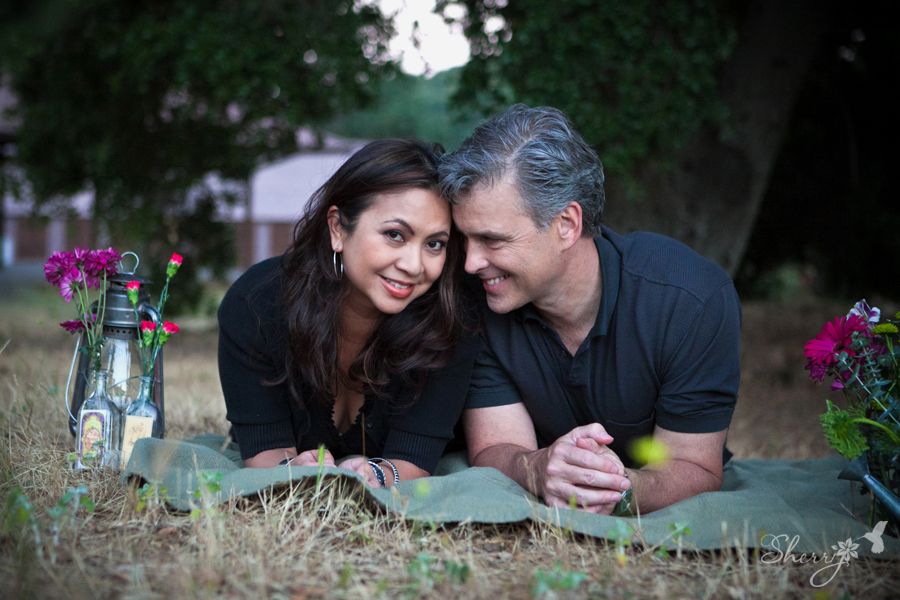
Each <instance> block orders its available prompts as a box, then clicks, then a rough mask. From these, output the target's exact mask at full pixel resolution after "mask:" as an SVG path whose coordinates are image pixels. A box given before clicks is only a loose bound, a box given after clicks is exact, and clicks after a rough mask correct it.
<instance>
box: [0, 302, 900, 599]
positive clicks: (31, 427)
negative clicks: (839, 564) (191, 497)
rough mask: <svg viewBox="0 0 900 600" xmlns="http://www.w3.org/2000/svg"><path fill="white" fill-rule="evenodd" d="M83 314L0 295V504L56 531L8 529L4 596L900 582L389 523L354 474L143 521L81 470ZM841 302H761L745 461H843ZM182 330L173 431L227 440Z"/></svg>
mask: <svg viewBox="0 0 900 600" xmlns="http://www.w3.org/2000/svg"><path fill="white" fill-rule="evenodd" d="M66 308H67V307H65V306H64V305H63V304H62V303H61V302H58V300H57V299H55V298H52V297H51V296H50V295H49V294H48V293H46V292H44V291H38V292H34V291H29V290H19V291H17V292H16V293H14V294H9V293H8V294H7V297H6V298H5V299H0V311H2V318H0V348H3V350H2V351H0V426H2V432H3V442H4V443H3V451H2V452H0V499H3V498H7V497H9V495H10V493H11V491H12V490H13V489H14V488H19V489H21V491H22V492H23V493H24V494H25V495H26V496H27V497H28V498H29V499H30V500H31V502H32V504H33V509H32V513H33V514H34V515H36V516H37V518H38V519H39V521H40V523H39V531H40V533H41V541H40V544H36V543H35V539H34V535H33V532H30V531H29V530H28V529H27V527H25V528H23V527H21V526H16V525H11V524H9V523H7V524H6V525H7V526H6V528H5V530H4V531H3V532H2V538H0V596H2V597H8V598H12V597H16V598H30V597H42V598H66V599H77V598H95V597H129V598H131V597H135V598H152V597H175V598H182V597H188V598H207V597H274V598H318V597H325V596H328V597H330V596H338V597H353V598H355V597H394V596H397V595H401V596H409V597H416V596H446V595H453V596H461V597H467V598H468V597H472V598H491V599H495V598H498V597H504V598H505V597H511V598H528V597H531V596H532V594H533V592H534V585H535V583H536V582H537V581H538V580H539V579H541V577H540V575H539V571H543V572H544V573H547V572H548V571H551V570H552V569H554V567H555V566H556V565H559V570H560V571H559V572H560V573H561V574H562V575H565V574H570V575H572V574H584V575H585V576H586V578H585V580H584V581H583V582H581V583H580V584H579V585H578V586H577V587H576V589H574V590H565V589H557V590H556V591H555V592H554V593H555V594H556V595H558V596H560V597H588V596H589V597H609V598H629V597H641V598H644V597H648V598H670V597H675V598H683V597H713V598H745V597H746V598H749V597H752V598H756V597H810V596H812V595H814V592H818V593H819V594H822V595H821V596H817V597H824V598H838V597H856V596H859V597H871V598H878V597H889V596H891V595H892V592H896V590H897V588H898V585H900V578H898V575H897V564H896V562H888V561H871V560H858V561H854V562H853V563H852V565H850V566H848V567H845V568H844V569H843V571H842V572H841V573H840V575H839V577H837V578H835V581H834V583H833V584H831V585H830V586H828V587H827V588H824V590H815V589H814V588H811V587H810V586H809V582H808V580H809V576H810V574H811V573H812V572H813V571H814V570H815V569H816V567H815V566H813V565H791V564H788V565H781V566H775V565H764V564H760V562H759V561H758V557H757V556H756V555H754V553H752V552H747V551H728V552H721V553H704V554H685V555H683V556H681V557H678V556H674V555H666V554H663V555H660V554H659V553H658V552H656V551H655V550H656V549H654V548H642V547H639V546H630V547H627V548H616V547H615V545H612V544H607V543H605V542H603V541H599V540H595V539H592V538H582V537H575V538H573V536H571V534H569V533H567V532H565V531H562V530H559V529H555V528H553V527H550V526H547V525H542V524H521V525H514V526H482V525H472V524H462V525H458V526H455V527H449V528H440V527H427V526H422V525H417V524H413V523H407V522H405V521H402V520H399V519H397V518H394V517H392V516H391V515H385V514H379V513H378V512H377V511H375V510H373V509H372V507H371V506H364V500H362V499H361V498H360V497H359V496H358V495H354V494H353V493H350V492H348V491H347V490H346V489H344V488H343V487H342V484H341V483H340V482H333V483H329V484H326V485H324V486H323V487H322V489H321V490H320V492H319V493H318V495H317V494H316V493H315V490H313V489H291V490H284V491H281V492H278V493H275V494H268V495H266V496H264V497H262V498H260V499H259V500H256V501H246V500H240V501H233V502H230V503H227V504H225V505H220V506H216V507H214V508H210V509H208V510H205V511H201V512H200V514H199V515H195V516H194V517H193V518H192V517H191V516H190V515H185V514H180V513H173V512H168V511H167V510H166V509H165V508H164V507H163V506H161V505H160V504H159V503H158V502H153V499H152V498H149V504H148V506H147V507H146V508H144V509H143V510H141V511H138V510H136V507H137V500H138V498H137V494H136V492H135V490H133V489H128V488H125V487H123V486H121V485H120V483H119V480H118V478H117V476H116V475H114V474H110V473H102V472H93V473H92V472H86V473H84V472H73V471H71V470H69V469H68V468H66V465H65V460H64V456H65V454H66V453H67V452H68V451H69V450H70V447H71V444H72V440H71V437H70V435H69V433H68V431H67V429H66V425H65V416H64V412H63V406H62V401H61V397H62V392H61V388H62V387H63V386H64V385H65V370H66V368H67V366H68V359H69V357H70V353H71V346H70V345H69V340H68V339H66V337H65V334H64V333H63V332H62V331H58V330H57V328H56V325H55V324H56V322H57V321H58V320H61V319H62V318H65V317H67V316H68V315H67V313H66V312H65V310H66ZM842 309H843V307H842V306H840V305H837V304H831V305H830V304H828V303H821V302H818V303H808V304H807V305H794V306H791V307H787V306H783V305H775V304H752V305H748V306H746V307H745V311H744V320H745V327H744V329H745V349H744V357H743V364H744V382H743V385H742V393H741V401H740V402H739V405H738V410H737V413H736V415H735V421H734V425H733V427H732V430H731V435H730V439H729V445H730V447H731V448H732V450H733V451H734V452H735V454H736V455H737V456H738V457H751V456H753V457H791V458H805V457H812V456H821V455H823V454H824V453H826V452H827V448H826V446H825V444H824V442H823V441H822V440H821V435H820V433H819V430H818V426H817V420H816V415H817V414H818V413H819V412H820V411H821V408H822V403H823V398H824V394H825V390H824V389H823V388H817V387H814V386H812V385H811V384H809V383H808V382H807V381H806V377H805V374H804V372H803V370H802V361H801V358H800V348H801V347H802V343H803V341H804V340H805V339H806V338H808V337H810V336H811V335H812V333H814V332H815V331H816V330H817V328H818V327H819V325H820V324H821V322H823V321H824V320H825V319H826V318H828V317H830V316H831V315H833V314H836V313H837V312H838V311H840V310H842ZM182 324H183V331H185V330H186V333H183V334H180V337H179V338H178V339H176V341H175V343H173V344H171V345H170V346H168V348H167V349H168V354H167V356H166V368H167V371H166V390H167V392H168V393H167V419H168V423H169V428H170V429H169V434H170V435H171V436H172V437H176V438H177V437H186V436H190V435H193V434H197V433H204V432H220V433H224V432H225V430H226V422H225V417H224V406H223V402H222V399H221V392H220V390H219V386H218V378H217V374H216V366H215V332H214V331H213V330H212V329H211V328H210V327H208V325H209V323H203V322H202V321H197V322H196V323H192V324H191V326H188V327H184V323H182ZM203 325H206V326H207V327H206V329H205V330H204V328H203ZM77 486H85V487H86V488H87V490H88V494H89V496H90V498H91V499H92V500H93V502H94V503H95V509H94V511H93V512H86V511H84V510H82V511H80V512H79V513H77V514H76V515H75V516H74V517H72V518H70V519H68V520H66V519H58V520H57V522H58V523H59V524H60V527H59V533H58V540H57V541H56V542H54V541H53V539H52V529H51V524H52V523H51V521H52V519H51V517H50V514H51V513H52V508H53V506H54V505H55V504H57V502H58V501H59V499H60V498H61V497H62V496H63V495H64V494H65V493H66V491H67V490H69V489H70V488H73V487H77ZM4 514H5V515H6V517H8V516H10V513H9V511H6V512H5V513H4ZM465 568H467V573H468V576H467V577H465V578H463V577H462V575H461V574H462V573H463V571H464V570H465ZM463 579H465V580H463ZM543 579H544V580H545V581H548V580H549V576H547V575H545V576H544V577H543Z"/></svg>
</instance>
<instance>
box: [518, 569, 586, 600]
mask: <svg viewBox="0 0 900 600" xmlns="http://www.w3.org/2000/svg"><path fill="white" fill-rule="evenodd" d="M587 578H588V576H587V575H586V574H585V573H580V572H578V571H566V570H563V568H562V565H561V564H560V563H556V565H555V566H554V567H553V569H552V570H550V571H544V570H542V569H538V570H536V571H535V572H534V579H533V583H532V586H531V594H532V596H534V597H535V598H553V597H555V596H556V593H557V592H562V591H566V590H575V589H578V587H579V586H580V585H581V584H582V583H584V582H585V581H586V580H587Z"/></svg>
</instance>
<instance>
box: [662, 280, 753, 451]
mask: <svg viewBox="0 0 900 600" xmlns="http://www.w3.org/2000/svg"><path fill="white" fill-rule="evenodd" d="M740 354H741V308H740V301H739V300H738V296H737V292H736V291H735V289H734V285H733V284H731V283H730V282H729V283H727V284H726V285H723V286H722V287H721V288H719V289H718V290H717V291H715V292H713V293H712V294H711V295H710V297H709V298H708V299H707V300H706V302H704V303H703V304H702V305H700V307H699V308H698V309H697V311H696V313H695V315H694V318H693V319H692V321H691V323H690V325H689V326H688V327H687V328H686V333H685V334H684V335H683V337H682V339H681V340H680V342H678V344H677V345H676V347H675V348H674V351H673V352H672V353H671V354H670V358H669V359H668V361H667V363H666V364H665V365H664V367H663V377H662V383H661V388H660V394H659V400H658V402H657V405H656V423H657V424H658V425H659V426H661V427H663V428H665V429H669V430H671V431H678V432H682V433H711V432H715V431H721V430H723V429H726V428H727V427H728V426H729V424H730V423H731V416H732V413H733V412H734V406H735V403H736V401H737V393H738V387H739V386H740V379H741V377H740Z"/></svg>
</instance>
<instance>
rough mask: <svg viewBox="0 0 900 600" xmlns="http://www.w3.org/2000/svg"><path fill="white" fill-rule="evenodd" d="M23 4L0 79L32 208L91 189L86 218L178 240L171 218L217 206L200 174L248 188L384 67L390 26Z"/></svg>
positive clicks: (371, 16)
mask: <svg viewBox="0 0 900 600" xmlns="http://www.w3.org/2000/svg"><path fill="white" fill-rule="evenodd" d="M27 4H28V6H27V7H26V8H22V6H21V3H14V2H4V3H3V4H2V5H0V40H4V41H2V42H0V72H5V73H6V74H7V75H8V76H9V80H10V81H11V85H12V88H13V91H14V92H15V94H16V96H17V98H18V111H17V112H18V115H17V116H18V118H19V119H20V127H19V130H18V135H17V152H16V158H15V160H16V163H17V164H18V165H20V166H21V168H22V170H23V173H24V177H25V179H26V180H27V182H28V186H29V188H30V191H31V195H32V199H33V201H34V202H35V203H36V204H37V205H38V206H48V205H53V204H54V203H63V204H64V203H65V202H66V200H65V199H66V198H67V197H68V196H70V195H72V194H74V193H76V192H79V191H81V190H83V189H86V188H87V189H91V190H92V191H93V192H94V195H95V204H94V217H95V221H103V222H105V223H106V224H107V226H108V227H109V228H110V230H111V231H113V232H116V233H118V234H121V235H125V236H127V235H129V234H131V235H132V236H138V237H139V238H140V239H143V240H157V241H159V240H164V241H165V242H166V243H168V244H185V243H188V242H187V241H186V240H185V239H184V238H183V237H182V236H183V235H184V233H183V228H181V229H182V231H181V232H179V227H178V222H179V220H181V219H183V218H185V217H186V216H187V215H189V214H191V213H192V212H193V207H194V206H195V205H196V206H197V207H199V208H201V209H202V210H204V211H208V203H209V201H210V198H213V199H214V200H215V201H219V200H221V199H222V198H225V199H228V198H229V194H227V193H225V192H222V191H221V190H217V189H212V188H210V187H209V186H205V185H204V183H203V182H204V178H205V177H206V175H207V174H209V173H215V174H217V175H218V176H219V177H220V178H222V179H225V180H237V181H242V180H246V179H247V178H248V177H249V175H250V173H251V172H252V170H253V168H254V167H255V166H256V165H258V164H259V163H260V162H261V161H265V160H271V159H273V158H276V157H279V156H282V155H285V154H287V153H290V152H292V151H294V150H296V141H295V135H296V130H297V128H298V127H299V126H301V125H313V126H315V125H317V124H320V123H322V122H324V121H325V120H327V119H329V118H330V117H332V116H333V115H334V114H336V113H338V112H341V111H344V110H348V109H351V108H355V107H357V106H360V105H363V104H365V103H366V102H367V101H368V100H369V98H370V97H371V95H372V92H371V85H370V81H371V80H373V79H374V78H376V77H378V76H380V75H381V74H382V73H384V72H391V71H392V70H393V69H394V66H393V64H392V63H391V62H390V61H389V60H388V58H387V40H388V39H389V37H390V35H391V34H392V26H391V23H390V22H389V21H388V20H386V19H385V18H384V17H383V16H382V15H381V13H380V12H379V11H378V10H377V9H376V8H374V7H371V6H368V5H361V4H360V3H356V2H351V1H350V0H345V1H339V2H335V1H333V0H302V1H301V0H267V1H265V2H240V1H237V0H220V1H213V0H180V1H174V0H143V1H134V2H121V1H119V0H79V1H73V0H44V1H42V2H36V3H27ZM234 196H235V194H231V195H230V197H231V199H232V200H234ZM237 196H240V194H239V193H238V194H237ZM198 198H199V199H204V198H205V200H198ZM195 221H196V220H195ZM195 224H197V225H201V224H200V223H195ZM223 232H224V230H223V229H222V228H219V231H218V232H214V233H216V234H217V235H220V234H223ZM193 233H194V235H195V236H197V237H200V236H205V235H208V234H209V232H206V233H204V232H202V231H201V232H197V231H194V232H193ZM179 238H180V239H179ZM204 241H205V242H207V243H208V242H209V239H208V237H207V239H205V240H204ZM198 248H199V246H198ZM182 249H183V250H185V251H187V252H189V251H190V250H189V248H182ZM194 258H195V259H196V260H203V259H204V258H205V259H206V260H209V259H210V258H211V257H209V256H207V257H194Z"/></svg>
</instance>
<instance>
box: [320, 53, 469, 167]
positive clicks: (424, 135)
mask: <svg viewBox="0 0 900 600" xmlns="http://www.w3.org/2000/svg"><path fill="white" fill-rule="evenodd" d="M460 72H461V69H460V68H455V69H449V70H447V71H442V72H440V73H437V74H436V75H435V76H434V77H432V78H430V79H426V78H425V77H412V76H409V75H399V76H397V77H393V78H390V79H384V80H382V81H380V82H378V83H377V86H376V87H377V99H376V100H375V102H374V103H373V104H372V106H370V107H368V108H364V109H361V110H358V111H354V112H350V113H344V114H341V115H338V116H337V117H336V118H335V119H334V120H333V121H332V122H330V123H329V124H328V125H327V129H328V130H329V131H332V132H334V133H337V134H339V135H346V136H348V137H357V138H360V137H362V138H378V137H392V136H412V137H418V138H420V139H423V140H427V141H432V142H439V143H440V144H442V145H443V146H444V147H445V148H446V149H447V150H448V151H449V150H453V149H455V148H456V147H458V146H459V144H460V143H461V142H462V141H463V139H465V138H466V137H467V136H468V135H469V133H471V132H472V129H474V127H475V126H476V125H478V123H479V122H480V121H481V120H482V119H483V117H482V116H481V115H479V114H476V113H475V112H474V111H465V110H461V109H460V108H459V107H457V106H454V105H453V104H452V103H451V102H450V96H451V94H452V93H453V91H454V90H455V89H456V87H457V85H458V81H459V74H460Z"/></svg>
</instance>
